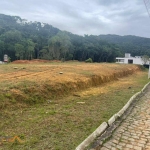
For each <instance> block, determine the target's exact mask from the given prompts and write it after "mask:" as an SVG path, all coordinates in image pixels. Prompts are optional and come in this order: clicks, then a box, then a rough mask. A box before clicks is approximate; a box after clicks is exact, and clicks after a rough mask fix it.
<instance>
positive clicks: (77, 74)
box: [0, 62, 148, 150]
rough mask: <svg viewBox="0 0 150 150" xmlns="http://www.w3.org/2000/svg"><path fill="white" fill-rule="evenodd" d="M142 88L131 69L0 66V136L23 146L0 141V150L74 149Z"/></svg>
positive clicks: (139, 75) (142, 80)
mask: <svg viewBox="0 0 150 150" xmlns="http://www.w3.org/2000/svg"><path fill="white" fill-rule="evenodd" d="M147 82H148V80H147V72H145V71H143V70H142V69H141V67H139V66H136V65H123V64H106V63H102V64H100V63H92V64H87V63H79V62H68V63H60V62H51V63H49V62H48V63H27V64H23V63H22V64H18V63H17V64H8V65H1V66H0V83H1V87H0V99H1V102H0V109H1V112H0V136H1V137H4V136H6V137H7V136H11V137H13V136H18V137H20V139H21V140H23V141H24V143H19V142H17V141H16V142H15V143H14V142H13V143H11V142H7V141H5V142H4V141H0V149H11V150H13V149H14V150H17V149H33V150H34V149H35V150H37V149H51V150H57V149H67V150H70V149H75V147H76V146H77V145H78V144H79V143H80V142H82V140H84V139H85V138H86V137H87V136H88V135H89V134H90V133H91V132H92V131H94V130H95V129H96V128H97V127H98V126H99V125H100V124H101V122H103V121H105V120H107V119H108V118H110V117H111V115H113V114H114V113H116V112H117V111H118V110H119V109H120V108H122V106H123V105H124V104H125V103H126V102H127V101H128V99H129V98H130V97H131V96H132V95H133V94H134V93H136V92H137V91H139V90H140V89H141V88H142V87H143V86H144V84H146V83H147ZM0 139H1V138H0Z"/></svg>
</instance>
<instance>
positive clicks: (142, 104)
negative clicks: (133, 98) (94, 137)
mask: <svg viewBox="0 0 150 150" xmlns="http://www.w3.org/2000/svg"><path fill="white" fill-rule="evenodd" d="M100 150H150V86H149V87H148V89H147V90H146V92H145V94H144V96H142V97H141V98H140V100H139V101H138V102H137V104H136V106H135V107H134V109H133V110H132V112H131V113H130V115H129V116H128V117H127V118H126V119H125V120H124V121H123V122H122V123H121V125H120V126H119V127H118V128H117V129H116V131H115V132H114V133H113V135H112V137H111V138H110V140H109V141H107V142H106V143H105V144H104V145H103V147H102V148H100Z"/></svg>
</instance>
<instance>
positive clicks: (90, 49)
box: [0, 14, 150, 62]
mask: <svg viewBox="0 0 150 150" xmlns="http://www.w3.org/2000/svg"><path fill="white" fill-rule="evenodd" d="M125 52H130V53H131V54H132V55H133V56H134V55H148V56H150V39H149V38H142V37H136V36H118V35H99V36H95V35H84V36H79V35H75V34H72V33H70V32H67V31H61V30H59V29H57V28H55V27H53V26H51V25H49V24H45V23H40V22H27V20H25V19H21V18H20V17H18V16H8V15H3V14H0V60H3V56H4V54H7V55H8V56H9V57H10V58H11V60H17V59H29V60H30V59H37V58H38V59H40V58H41V59H47V60H53V59H57V60H79V61H85V60H87V59H88V58H91V59H92V60H93V61H94V62H113V61H115V58H116V57H117V56H123V55H124V53H125Z"/></svg>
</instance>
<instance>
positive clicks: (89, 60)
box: [85, 58, 93, 63]
mask: <svg viewBox="0 0 150 150" xmlns="http://www.w3.org/2000/svg"><path fill="white" fill-rule="evenodd" d="M85 62H86V63H92V62H93V60H92V58H89V59H87V60H85Z"/></svg>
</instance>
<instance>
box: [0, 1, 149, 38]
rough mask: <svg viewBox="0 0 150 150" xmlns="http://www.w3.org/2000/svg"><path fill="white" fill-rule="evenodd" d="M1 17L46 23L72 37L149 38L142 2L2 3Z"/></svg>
mask: <svg viewBox="0 0 150 150" xmlns="http://www.w3.org/2000/svg"><path fill="white" fill-rule="evenodd" d="M0 13H3V14H8V15H16V16H20V17H22V18H23V19H27V20H29V21H40V22H44V23H49V24H51V25H53V26H54V27H57V28H59V29H61V30H66V31H69V32H73V33H75V34H80V35H84V34H96V35H99V34H119V35H127V34H131V35H138V36H145V37H150V34H149V33H150V32H149V26H150V19H149V17H148V15H147V12H146V8H145V6H144V3H143V1H141V0H134V1H131V0H120V1H118V0H109V1H108V0H93V1H91V0H55V1H54V0H49V1H48V0H30V1H27V0H20V1H18V0H13V1H12V0H5V1H0Z"/></svg>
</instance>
